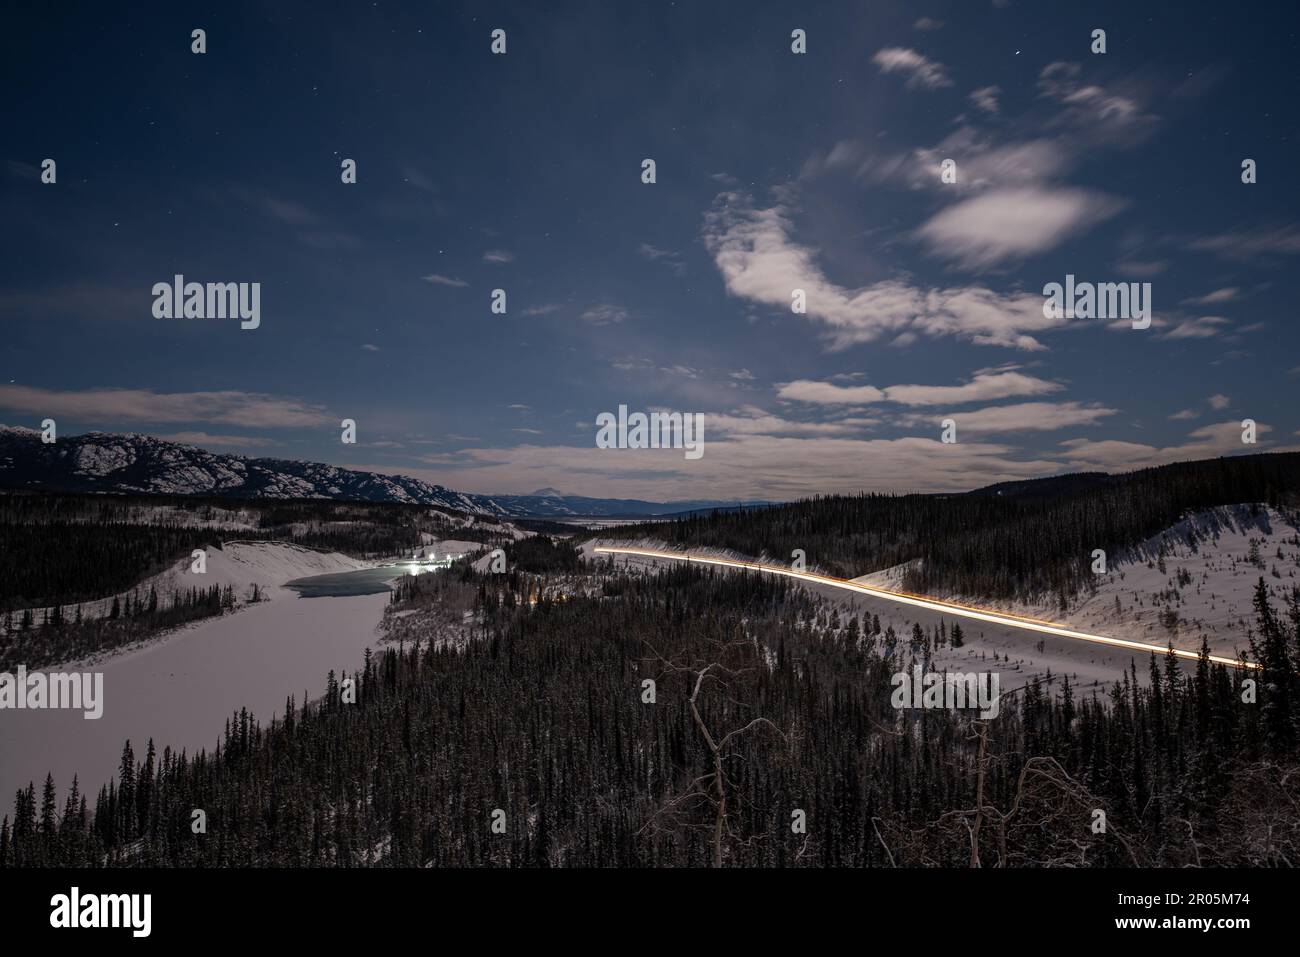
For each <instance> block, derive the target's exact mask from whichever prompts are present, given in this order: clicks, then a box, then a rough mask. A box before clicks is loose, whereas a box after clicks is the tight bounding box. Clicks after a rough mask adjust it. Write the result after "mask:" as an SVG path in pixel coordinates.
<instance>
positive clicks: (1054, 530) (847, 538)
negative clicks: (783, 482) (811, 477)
mask: <svg viewBox="0 0 1300 957" xmlns="http://www.w3.org/2000/svg"><path fill="white" fill-rule="evenodd" d="M1078 479H1079V477H1075V476H1066V477H1064V478H1062V479H1060V480H1057V479H1046V480H1042V481H1039V482H1027V483H1021V484H1020V485H1018V486H1015V487H1012V488H1008V489H1007V491H1006V492H1005V493H1004V494H1001V495H999V494H997V493H996V492H988V493H971V494H966V495H880V494H862V495H851V496H827V497H820V496H819V497H816V498H812V499H808V500H805V501H800V502H794V503H791V504H789V505H779V506H773V507H771V508H766V509H757V510H754V511H749V512H715V513H713V514H711V515H698V516H690V517H686V518H681V519H677V520H675V521H672V522H664V523H647V524H643V525H626V526H621V527H618V528H612V529H603V530H601V531H600V533H599V535H600V537H602V538H620V537H621V538H654V539H659V540H663V541H667V542H668V543H669V544H671V545H673V546H675V547H710V548H725V549H733V550H735V551H737V552H740V553H743V554H746V555H751V556H759V555H767V556H769V557H770V558H771V559H772V560H773V561H777V562H787V563H788V562H789V561H790V560H791V558H790V556H791V554H792V552H793V551H794V549H803V551H804V552H805V554H806V560H807V562H808V564H809V566H817V567H819V568H821V569H823V570H825V571H827V572H829V573H830V574H833V575H837V576H840V577H846V578H853V577H856V576H858V575H863V574H866V573H868V572H872V571H876V570H879V569H882V568H886V567H889V566H892V565H898V564H902V563H904V562H915V564H914V565H913V566H912V567H911V568H910V569H909V570H908V572H907V576H906V578H905V580H904V582H903V587H904V588H906V589H908V590H910V591H915V592H921V593H926V594H952V593H956V594H963V595H969V596H980V597H991V598H1016V599H1030V598H1038V597H1042V596H1044V595H1055V596H1057V597H1058V598H1059V599H1060V601H1061V602H1062V603H1068V602H1069V600H1070V599H1072V598H1073V596H1075V595H1077V594H1078V593H1079V591H1080V590H1082V589H1084V588H1087V587H1089V585H1090V584H1091V583H1092V571H1091V564H1092V552H1093V550H1094V549H1097V548H1100V549H1104V550H1106V551H1107V552H1108V553H1109V554H1111V555H1112V556H1113V555H1114V554H1116V553H1117V552H1118V551H1119V550H1121V549H1124V548H1129V547H1133V546H1136V545H1138V544H1140V543H1141V542H1143V541H1145V540H1146V539H1148V538H1150V537H1151V536H1153V535H1155V534H1156V533H1158V532H1160V531H1162V530H1164V529H1166V528H1168V527H1169V526H1171V525H1174V524H1176V523H1177V522H1178V521H1179V520H1180V519H1181V518H1182V516H1183V515H1184V514H1185V513H1186V512H1188V511H1189V510H1197V509H1205V508H1210V507H1213V506H1217V505H1232V504H1238V503H1252V504H1270V505H1276V506H1280V507H1295V506H1298V505H1300V453H1272V454H1265V455H1248V456H1239V457H1232V458H1221V459H1213V460H1207V461H1202V462H1186V463H1179V464H1177V465H1168V466H1162V467H1160V468H1153V469H1143V470H1141V471H1137V472H1131V473H1127V474H1125V475H1118V476H1092V477H1089V479H1090V480H1089V481H1079V480H1078ZM918 560H919V561H918Z"/></svg>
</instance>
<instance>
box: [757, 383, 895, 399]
mask: <svg viewBox="0 0 1300 957" xmlns="http://www.w3.org/2000/svg"><path fill="white" fill-rule="evenodd" d="M776 394H777V397H778V398H781V399H792V400H794V401H795V402H812V403H817V404H819V405H865V404H867V403H871V402H880V401H883V400H884V398H885V393H884V391H883V390H881V389H877V388H876V387H875V386H873V385H850V386H843V385H835V384H834V383H833V382H814V381H811V380H809V379H796V380H795V381H794V382H787V383H785V384H784V385H782V386H781V387H780V388H779V389H778V390H777V393H776Z"/></svg>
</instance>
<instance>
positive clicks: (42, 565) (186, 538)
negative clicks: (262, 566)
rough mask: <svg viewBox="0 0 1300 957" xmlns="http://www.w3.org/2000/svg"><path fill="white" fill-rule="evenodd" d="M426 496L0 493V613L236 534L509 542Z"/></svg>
mask: <svg viewBox="0 0 1300 957" xmlns="http://www.w3.org/2000/svg"><path fill="white" fill-rule="evenodd" d="M465 521H466V517H464V516H455V515H452V514H449V513H445V512H442V511H440V510H438V509H434V508H431V507H429V506H424V505H397V504H390V503H375V504H365V503H351V502H330V501H322V500H308V501H292V502H280V501H276V502H255V501H243V500H240V501H230V500H223V499H190V498H177V497H163V496H157V497H146V496H140V497H132V496H105V495H77V494H62V493H60V494H49V493H33V492H6V493H3V494H0V543H2V544H3V547H0V613H3V612H5V611H8V610H11V609H21V608H29V607H37V608H41V607H46V606H50V605H55V604H65V605H66V604H74V603H77V602H84V601H90V600H93V599H98V598H103V597H104V596H106V595H112V594H115V593H117V592H121V591H124V590H126V589H128V588H130V587H132V586H133V585H135V584H136V583H137V582H139V581H141V580H142V579H145V578H148V577H150V576H151V575H155V574H157V573H159V572H161V571H163V570H165V569H166V568H167V567H168V566H170V565H172V564H174V563H175V562H176V561H178V560H180V559H181V558H187V557H188V556H189V554H190V553H191V552H192V551H193V550H194V549H196V548H205V549H206V548H211V547H213V546H216V545H219V544H220V542H221V541H223V540H228V539H232V538H253V537H255V538H260V539H265V540H269V541H283V542H289V543H292V544H296V545H301V546H303V547H306V548H315V549H322V550H326V551H337V552H342V553H343V554H346V555H352V556H354V557H358V558H367V559H371V558H381V557H389V556H393V555H398V554H403V553H405V554H409V553H410V551H411V549H413V548H416V547H418V546H419V545H420V544H421V543H422V542H423V539H422V537H421V534H422V533H426V534H430V535H433V536H434V537H436V538H440V539H441V538H456V539H462V540H465V541H482V542H484V543H485V544H491V545H495V544H497V543H505V542H508V541H510V540H511V539H510V537H509V536H507V535H506V534H505V529H504V528H503V527H502V526H501V525H500V524H499V523H497V522H496V521H495V520H487V519H483V520H479V519H475V520H474V522H473V524H471V525H465V524H464V522H465Z"/></svg>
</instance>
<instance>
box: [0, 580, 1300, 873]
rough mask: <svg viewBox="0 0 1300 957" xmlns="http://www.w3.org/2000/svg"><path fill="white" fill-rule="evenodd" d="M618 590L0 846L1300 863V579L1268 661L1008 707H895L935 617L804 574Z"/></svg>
mask: <svg viewBox="0 0 1300 957" xmlns="http://www.w3.org/2000/svg"><path fill="white" fill-rule="evenodd" d="M459 574H460V576H461V577H463V578H464V579H465V580H466V582H467V583H469V584H473V583H476V582H477V583H478V584H479V585H481V588H482V595H483V596H486V595H487V594H489V593H492V592H495V591H496V590H497V589H499V588H500V587H502V576H491V575H483V576H478V575H476V573H473V572H472V571H468V570H462V571H461V572H460V573H459ZM457 587H461V586H457ZM601 590H602V591H604V592H606V595H599V594H594V595H592V596H591V597H585V598H577V599H573V600H568V601H561V602H556V601H551V600H549V599H548V598H547V597H546V596H545V594H544V593H543V594H542V597H541V598H540V599H539V600H538V601H537V602H536V603H535V604H531V605H530V604H528V603H527V602H522V601H513V602H509V603H505V602H491V603H488V602H480V604H479V607H478V608H477V610H476V613H475V614H474V615H473V616H472V618H473V622H474V623H473V624H471V625H468V626H467V627H469V628H470V629H471V630H472V634H471V636H470V637H471V640H469V641H467V642H464V643H461V644H458V645H456V646H454V647H453V646H451V645H449V644H439V645H437V646H436V647H434V646H431V644H430V643H424V644H421V645H415V646H405V647H402V648H392V647H390V648H388V649H387V650H385V651H383V652H382V653H381V654H378V655H375V656H371V655H370V654H369V653H367V655H366V657H365V661H364V664H363V666H362V667H361V669H360V670H359V671H358V672H356V673H355V674H354V675H352V676H351V678H352V681H353V682H355V684H348V685H345V684H344V681H343V679H342V678H341V676H337V675H335V674H334V673H331V674H330V675H329V676H328V679H327V682H326V687H325V693H324V696H323V697H322V698H321V699H320V700H319V702H316V703H313V704H310V705H307V706H302V707H300V706H298V703H297V702H295V701H294V700H293V699H292V698H291V699H289V700H288V701H287V702H286V706H285V716H284V718H283V719H282V720H278V721H275V722H273V723H272V724H271V725H270V726H265V727H264V726H262V725H260V724H259V723H258V722H257V721H256V720H254V718H253V716H251V715H248V714H247V713H240V714H238V715H236V716H234V717H233V718H232V720H231V721H230V722H229V724H228V727H227V730H226V733H225V735H224V741H223V743H222V745H221V746H220V747H219V748H218V749H217V750H216V752H215V753H212V754H207V753H200V754H198V755H186V754H183V753H182V754H176V753H174V752H172V751H170V750H168V749H163V750H162V751H161V752H160V753H159V752H158V751H157V750H156V749H155V747H154V745H153V742H148V743H147V746H146V749H145V751H144V756H143V759H141V757H140V756H139V754H138V753H137V752H136V751H134V750H133V749H132V747H131V745H129V744H128V746H127V747H126V748H125V749H124V752H123V756H122V762H121V772H120V774H119V775H118V777H117V779H116V780H115V781H114V782H112V783H111V784H110V785H108V786H107V787H106V788H104V789H103V790H101V791H100V792H98V794H96V795H89V796H87V795H85V794H82V793H80V792H79V791H77V790H75V789H74V790H73V791H72V792H70V793H68V794H67V795H66V797H64V798H63V800H62V801H60V792H59V790H58V788H57V787H56V784H55V782H53V781H51V780H47V781H46V782H44V786H43V787H40V786H38V785H37V784H35V783H34V784H33V785H32V786H29V787H27V788H25V789H24V790H23V791H21V792H20V793H19V794H18V795H17V800H16V802H15V807H14V813H13V815H12V817H6V818H5V820H4V821H3V823H2V824H0V865H2V866H20V867H31V866H45V865H63V864H72V865H92V866H94V865H110V866H119V865H159V866H203V867H216V866H338V867H350V866H367V865H372V866H411V867H414V866H423V865H432V866H489V865H491V866H516V867H534V866H536V867H541V866H655V865H671V866H682V865H706V864H709V863H711V862H713V861H714V860H715V858H716V859H719V860H720V862H721V863H722V864H724V865H727V866H739V865H769V866H845V867H886V866H891V865H897V866H917V865H935V866H968V865H970V864H971V863H972V834H975V835H977V837H976V838H975V840H974V852H975V857H976V858H977V859H978V862H979V863H980V864H982V865H984V866H997V865H1001V866H1049V865H1062V866H1131V865H1140V866H1152V865H1167V866H1184V865H1192V864H1196V865H1201V866H1212V865H1221V866H1240V865H1250V866H1273V865H1287V864H1293V863H1294V862H1296V861H1297V860H1300V818H1297V817H1296V815H1295V813H1294V808H1295V802H1296V800H1297V799H1300V793H1298V789H1300V767H1298V756H1297V750H1296V743H1295V742H1296V731H1297V727H1296V711H1297V698H1296V697H1295V684H1294V680H1295V668H1294V665H1295V662H1296V660H1297V658H1296V655H1297V653H1298V652H1300V649H1298V648H1297V646H1296V642H1297V634H1296V622H1297V621H1300V597H1295V596H1293V598H1292V603H1291V606H1290V608H1289V610H1288V611H1287V612H1286V613H1285V614H1284V613H1282V612H1276V611H1274V610H1273V609H1271V608H1269V607H1268V599H1267V592H1266V591H1265V590H1264V589H1263V586H1262V583H1261V590H1260V597H1259V599H1258V601H1259V604H1260V607H1259V609H1258V611H1259V618H1260V640H1261V641H1263V642H1264V643H1265V644H1267V645H1268V647H1264V645H1263V644H1261V645H1260V646H1258V648H1257V651H1258V652H1259V655H1260V660H1262V661H1263V663H1264V671H1263V672H1262V673H1248V672H1247V671H1245V670H1243V669H1238V668H1231V669H1230V668H1226V667H1224V666H1221V665H1215V664H1212V663H1211V662H1210V661H1209V659H1208V654H1203V655H1202V657H1201V659H1200V661H1199V662H1197V663H1196V664H1195V666H1194V667H1193V668H1192V669H1190V670H1187V671H1184V670H1182V669H1180V667H1179V666H1178V664H1177V661H1176V659H1174V658H1173V656H1172V655H1170V656H1168V657H1167V658H1166V659H1163V660H1160V659H1157V658H1156V657H1154V656H1152V658H1151V660H1150V661H1149V662H1142V663H1141V664H1142V665H1143V670H1144V671H1147V672H1149V675H1150V682H1149V684H1148V685H1146V686H1143V685H1142V684H1141V683H1140V682H1139V680H1138V663H1135V664H1134V666H1133V669H1132V670H1131V672H1130V673H1129V674H1127V675H1126V676H1125V677H1124V679H1123V681H1121V682H1119V683H1118V684H1117V685H1116V686H1115V687H1114V688H1113V690H1112V691H1111V692H1110V693H1109V695H1101V694H1098V693H1094V694H1092V695H1090V696H1086V697H1080V696H1078V695H1077V694H1076V693H1075V691H1074V689H1073V688H1071V686H1070V684H1069V682H1068V680H1067V679H1066V678H1065V677H1061V678H1060V679H1059V680H1056V679H1048V680H1047V681H1045V682H1043V683H1031V684H1029V685H1028V686H1026V687H1023V688H1012V687H1008V684H1009V681H1008V682H1004V683H1003V687H1002V691H1003V693H1004V698H1003V701H1002V713H1001V715H1000V716H998V717H997V718H996V719H993V720H987V721H985V720H981V719H979V718H978V717H977V716H976V715H975V714H974V713H973V712H955V711H950V710H943V709H937V710H924V711H898V710H895V709H894V708H893V707H892V706H891V703H890V698H891V693H892V690H893V685H892V682H891V678H892V676H893V675H894V674H895V673H896V672H899V671H904V670H907V669H908V668H909V667H910V666H911V665H912V663H913V662H919V663H921V664H922V666H925V665H926V663H927V657H928V652H927V645H931V646H932V645H933V643H934V642H935V641H939V642H942V641H943V640H944V635H943V634H942V633H941V634H940V635H938V636H936V635H934V634H931V635H928V636H927V635H926V634H925V633H924V632H921V631H920V630H919V629H918V630H916V631H914V632H913V634H912V635H911V637H910V640H909V639H908V638H907V637H906V636H903V637H900V636H897V635H893V634H892V631H887V633H886V634H885V635H882V634H881V633H880V629H879V623H878V622H877V621H875V620H872V621H871V622H870V623H868V622H867V621H866V619H859V617H854V616H844V617H841V614H840V613H839V612H836V613H835V614H834V615H832V614H831V612H830V611H829V609H828V607H827V606H826V605H825V604H823V603H821V602H820V601H818V600H815V599H813V598H812V597H811V596H810V595H809V594H807V593H806V592H804V591H802V590H799V589H798V588H797V586H795V585H793V584H792V583H790V582H788V581H787V580H784V579H780V578H776V577H774V576H764V575H735V574H730V573H724V572H719V571H716V570H702V569H699V568H692V567H686V566H681V567H675V568H672V569H666V570H663V571H661V572H658V573H657V574H654V575H652V576H651V575H647V576H619V577H616V578H612V579H609V580H607V581H606V583H605V587H604V588H602V589H601ZM437 592H438V589H428V590H426V589H423V588H421V589H413V590H411V591H409V592H408V601H410V602H413V603H414V602H418V601H419V600H420V596H421V595H422V594H424V595H436V594H437ZM609 595H614V596H617V597H616V598H614V597H607V596H609ZM411 610H418V608H412V609H411ZM846 618H847V620H846ZM947 638H948V640H949V641H951V633H950V632H948V635H947ZM890 639H892V644H893V645H894V648H893V653H892V654H890V655H886V654H883V652H884V650H885V645H886V643H887V641H888V640H890ZM982 667H986V666H984V665H981V664H980V662H979V659H974V658H972V663H971V670H979V669H981V668H982ZM1247 678H1249V679H1251V680H1252V681H1253V682H1254V685H1253V687H1252V686H1250V685H1247V684H1245V680H1246V679H1247ZM647 682H650V683H649V684H648V683H647ZM1256 695H1257V696H1258V697H1255V696H1256ZM697 712H698V715H697ZM706 730H707V732H708V733H707V734H706V733H705V731H706ZM136 744H137V745H138V744H140V742H136ZM719 774H720V777H711V776H710V775H719ZM64 783H65V785H66V784H67V783H70V782H64ZM720 797H721V798H722V799H725V806H722V811H723V813H722V814H721V815H720V814H719V811H720V806H721V803H722V802H721V800H720ZM196 811H202V812H203V814H202V818H203V824H204V827H203V828H202V830H201V832H199V833H196V823H195V822H196V821H198V819H199V816H198V815H196V813H195V812H196ZM1097 812H1101V813H1102V814H1104V827H1103V828H1102V829H1101V830H1100V831H1098V830H1097V828H1096V824H1097V821H1098V814H1097ZM801 822H802V826H801Z"/></svg>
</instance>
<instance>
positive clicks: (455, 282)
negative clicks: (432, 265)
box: [422, 272, 469, 289]
mask: <svg viewBox="0 0 1300 957" xmlns="http://www.w3.org/2000/svg"><path fill="white" fill-rule="evenodd" d="M422 278H423V279H424V281H425V282H431V283H433V284H434V285H435V286H451V287H453V288H455V289H464V288H466V287H467V286H468V285H469V283H467V282H465V280H463V279H452V278H451V277H450V276H443V275H440V274H439V273H436V272H432V273H429V275H427V276H424V277H422Z"/></svg>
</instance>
